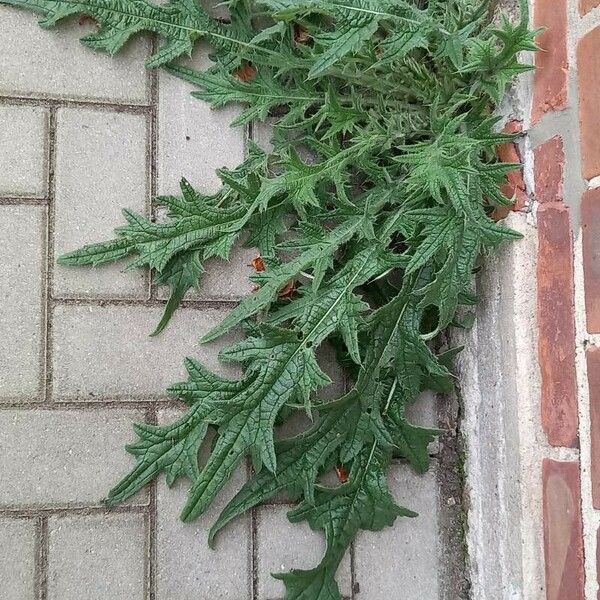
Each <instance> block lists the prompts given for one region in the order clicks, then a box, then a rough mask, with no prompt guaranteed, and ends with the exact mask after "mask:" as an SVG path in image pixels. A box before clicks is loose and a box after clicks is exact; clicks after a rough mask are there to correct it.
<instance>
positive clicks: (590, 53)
mask: <svg viewBox="0 0 600 600" xmlns="http://www.w3.org/2000/svg"><path fill="white" fill-rule="evenodd" d="M577 67H578V71H579V120H580V122H581V158H582V169H583V176H584V177H585V179H592V177H596V176H598V175H600V135H598V114H599V113H600V76H599V73H600V27H596V29H593V30H592V31H590V32H589V33H588V34H587V35H585V36H584V38H583V39H582V40H581V41H580V42H579V45H578V46H577Z"/></svg>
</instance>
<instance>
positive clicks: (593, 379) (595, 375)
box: [585, 346, 600, 508]
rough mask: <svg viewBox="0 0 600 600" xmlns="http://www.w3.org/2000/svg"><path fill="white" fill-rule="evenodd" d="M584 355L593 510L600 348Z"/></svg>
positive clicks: (597, 503)
mask: <svg viewBox="0 0 600 600" xmlns="http://www.w3.org/2000/svg"><path fill="white" fill-rule="evenodd" d="M585 354H586V358H587V372H588V385H589V389H590V419H591V438H592V439H591V444H592V499H593V503H594V508H600V347H598V346H590V347H589V348H588V349H587V351H586V353H585Z"/></svg>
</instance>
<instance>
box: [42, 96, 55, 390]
mask: <svg viewBox="0 0 600 600" xmlns="http://www.w3.org/2000/svg"><path fill="white" fill-rule="evenodd" d="M56 119H57V115H56V107H54V108H51V109H50V112H49V116H48V163H47V167H48V180H47V183H46V185H47V189H48V207H47V209H46V243H45V258H46V264H45V272H44V276H43V278H42V282H43V287H44V291H43V297H44V309H43V323H44V325H43V327H44V344H43V358H42V360H43V368H42V370H41V371H42V373H41V374H42V377H43V379H42V385H43V388H42V389H43V401H44V402H49V401H50V399H51V398H52V340H51V336H52V302H51V295H52V280H53V279H52V278H53V272H54V269H53V262H54V210H55V194H56V127H57V122H56Z"/></svg>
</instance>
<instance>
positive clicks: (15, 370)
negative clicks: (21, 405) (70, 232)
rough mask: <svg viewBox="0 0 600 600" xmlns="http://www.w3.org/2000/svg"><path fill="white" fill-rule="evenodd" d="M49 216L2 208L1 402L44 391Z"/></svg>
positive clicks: (31, 209) (39, 210)
mask: <svg viewBox="0 0 600 600" xmlns="http://www.w3.org/2000/svg"><path fill="white" fill-rule="evenodd" d="M45 214H46V209H45V208H43V207H38V206H0V256H1V257H2V260H1V261H0V305H2V311H1V312H0V373H1V374H2V376H1V377H0V401H2V399H4V400H8V399H22V400H33V399H36V398H37V397H38V396H39V394H40V393H41V388H40V378H41V369H42V349H43V331H42V330H43V328H42V282H43V273H42V270H43V268H44V260H43V254H44V252H43V247H44V236H45V221H46V219H45Z"/></svg>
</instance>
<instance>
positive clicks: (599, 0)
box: [579, 0, 600, 15]
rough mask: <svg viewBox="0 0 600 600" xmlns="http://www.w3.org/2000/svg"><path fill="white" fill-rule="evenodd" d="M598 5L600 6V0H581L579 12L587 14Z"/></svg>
mask: <svg viewBox="0 0 600 600" xmlns="http://www.w3.org/2000/svg"><path fill="white" fill-rule="evenodd" d="M596 6H600V0H579V14H580V15H585V14H587V13H589V12H590V10H592V8H596Z"/></svg>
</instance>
